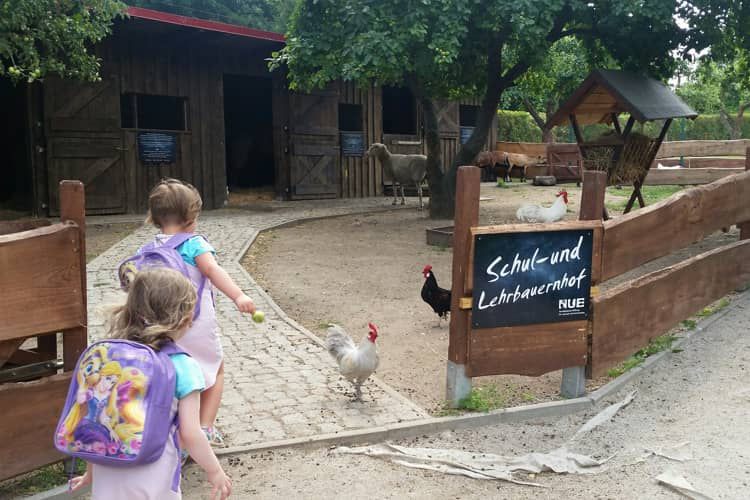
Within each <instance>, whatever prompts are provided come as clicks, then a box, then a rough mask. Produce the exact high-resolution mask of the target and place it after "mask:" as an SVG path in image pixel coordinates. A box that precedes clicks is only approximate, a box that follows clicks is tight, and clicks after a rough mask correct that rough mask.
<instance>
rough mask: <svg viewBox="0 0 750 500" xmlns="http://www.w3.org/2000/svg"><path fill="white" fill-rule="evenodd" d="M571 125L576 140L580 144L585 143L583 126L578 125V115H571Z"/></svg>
mask: <svg viewBox="0 0 750 500" xmlns="http://www.w3.org/2000/svg"><path fill="white" fill-rule="evenodd" d="M570 125H571V126H572V127H573V133H574V134H575V136H576V142H577V143H578V144H579V145H581V144H583V135H582V134H581V128H580V127H579V126H578V120H576V115H570Z"/></svg>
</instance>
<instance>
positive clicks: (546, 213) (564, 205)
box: [516, 189, 568, 222]
mask: <svg viewBox="0 0 750 500" xmlns="http://www.w3.org/2000/svg"><path fill="white" fill-rule="evenodd" d="M567 211H568V192H567V191H565V190H564V189H563V190H562V191H560V192H559V193H557V199H556V200H555V202H554V203H553V204H552V206H551V207H549V208H546V207H540V206H539V205H522V206H521V207H520V208H519V209H518V210H517V211H516V218H517V219H518V220H520V221H521V222H557V221H559V220H562V218H563V217H565V213H566V212H567Z"/></svg>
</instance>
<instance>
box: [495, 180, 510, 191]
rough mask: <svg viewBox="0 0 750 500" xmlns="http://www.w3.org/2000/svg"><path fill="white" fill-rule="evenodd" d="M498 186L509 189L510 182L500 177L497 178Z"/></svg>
mask: <svg viewBox="0 0 750 500" xmlns="http://www.w3.org/2000/svg"><path fill="white" fill-rule="evenodd" d="M497 187H499V188H504V189H507V188H509V187H510V186H508V184H507V183H506V182H505V181H504V180H503V179H498V180H497Z"/></svg>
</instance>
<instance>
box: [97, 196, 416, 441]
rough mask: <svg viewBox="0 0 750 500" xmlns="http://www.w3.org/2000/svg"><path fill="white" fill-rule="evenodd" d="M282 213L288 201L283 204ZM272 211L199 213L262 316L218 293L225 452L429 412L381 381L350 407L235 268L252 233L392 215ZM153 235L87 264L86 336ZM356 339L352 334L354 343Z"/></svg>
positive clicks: (336, 379) (351, 206) (314, 354)
mask: <svg viewBox="0 0 750 500" xmlns="http://www.w3.org/2000/svg"><path fill="white" fill-rule="evenodd" d="M287 207H288V204H287ZM270 208H271V210H270V211H247V210H246V211H242V210H232V211H229V210H227V211H224V210H222V211H217V212H214V213H209V214H206V215H205V216H202V217H201V219H200V221H199V227H198V232H199V233H201V234H205V235H206V236H207V237H208V239H209V241H211V243H212V244H213V245H214V246H215V247H216V249H217V251H218V255H217V259H218V260H219V262H220V263H221V264H222V265H223V266H224V269H226V270H227V272H228V273H229V275H230V276H232V278H233V279H234V280H235V281H236V282H237V284H238V285H239V286H240V287H241V288H243V289H244V290H247V291H248V293H249V295H250V296H251V297H252V298H253V300H254V301H255V303H256V304H257V306H258V308H259V309H261V310H263V311H265V312H266V321H265V322H264V323H263V324H260V325H258V324H256V323H254V322H253V321H252V320H251V319H250V317H249V316H246V315H245V316H243V315H241V314H240V313H239V312H237V310H236V308H235V307H234V304H232V303H231V301H230V300H229V299H227V298H226V297H224V296H223V295H222V294H221V293H217V294H216V299H217V302H216V305H217V315H218V319H219V326H220V327H221V329H222V343H223V347H224V353H225V363H226V385H225V389H224V395H223V398H222V407H221V410H220V412H219V418H218V425H219V426H220V427H221V428H222V429H223V431H224V433H225V436H226V444H227V445H228V446H241V445H247V444H256V443H259V442H268V441H275V440H281V439H288V438H298V437H304V436H312V435H319V434H326V433H333V432H339V431H342V430H353V429H362V428H367V427H370V426H373V425H384V424H389V423H395V422H401V421H406V420H413V419H418V418H422V417H424V416H426V413H425V412H424V411H423V410H422V409H421V408H420V407H418V406H417V405H415V404H414V403H412V402H410V401H409V400H407V399H406V398H404V397H402V396H400V395H399V394H398V393H397V392H395V391H394V390H392V389H390V388H389V387H388V386H386V385H385V384H382V383H380V382H377V381H376V382H375V383H370V384H366V385H365V387H364V388H363V393H364V395H363V396H364V403H353V402H351V401H350V396H349V394H348V393H349V392H350V387H351V385H350V384H348V383H347V382H346V381H344V380H343V379H342V378H341V377H340V376H339V374H338V370H337V369H336V366H335V364H334V363H333V361H332V360H331V358H330V356H329V355H328V353H327V352H326V351H325V349H324V348H323V347H322V345H321V342H320V341H319V340H318V339H317V338H316V337H315V336H314V335H312V334H311V333H309V332H308V331H307V330H305V329H304V328H302V327H300V326H299V325H297V323H295V322H294V321H293V320H291V319H290V318H288V317H287V316H286V315H285V314H284V312H283V311H281V309H279V308H277V307H276V306H275V304H273V301H272V300H271V298H270V297H269V296H268V295H266V294H265V292H264V291H263V290H262V289H261V288H260V287H259V286H258V285H257V284H256V283H255V281H254V280H253V279H252V278H251V277H250V275H249V274H248V273H247V272H246V271H245V270H244V269H243V268H242V266H240V264H239V263H238V259H239V258H240V257H241V256H242V254H243V253H244V251H245V249H246V246H247V244H249V242H250V241H252V239H253V238H255V236H256V234H257V233H258V231H260V230H263V229H265V228H268V227H272V226H276V225H278V224H282V223H285V222H291V221H295V220H299V219H308V218H314V217H323V216H330V215H343V214H349V213H358V212H363V211H364V212H371V211H373V210H378V209H386V208H387V209H390V208H391V206H390V204H388V203H387V200H384V199H382V198H370V199H364V200H355V201H354V202H351V201H347V202H340V201H331V200H327V201H324V202H308V203H299V204H294V206H293V208H292V209H290V208H278V207H277V208H276V209H274V205H273V204H270ZM154 233H155V230H154V229H153V228H152V227H148V226H143V227H141V228H140V229H138V230H136V231H135V232H134V233H133V234H131V235H130V236H128V237H126V238H125V239H123V240H122V241H120V242H119V243H118V244H116V245H114V246H113V247H112V248H110V249H109V250H107V251H106V252H104V253H103V254H101V255H100V256H99V257H97V258H96V259H94V260H92V261H91V262H90V263H89V264H88V304H89V336H90V337H91V340H94V339H98V338H101V337H102V336H103V335H104V333H105V332H104V327H103V321H102V319H103V316H102V314H101V310H102V307H101V306H104V305H107V304H113V303H118V302H120V301H122V300H123V294H122V292H120V291H119V289H118V287H117V286H116V285H117V283H116V268H117V265H118V264H119V262H120V261H121V260H122V259H124V258H125V257H127V256H129V255H132V254H133V253H134V252H135V250H136V249H137V248H138V246H140V245H142V244H143V243H145V242H147V241H149V240H150V238H152V237H153V234H154ZM358 333H361V334H362V335H364V334H365V333H366V330H363V332H352V335H353V336H355V337H357V338H359V337H360V335H358Z"/></svg>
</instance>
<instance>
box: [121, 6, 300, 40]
mask: <svg viewBox="0 0 750 500" xmlns="http://www.w3.org/2000/svg"><path fill="white" fill-rule="evenodd" d="M126 12H127V14H128V15H129V16H130V17H135V18H138V19H146V20H149V21H156V22H160V23H167V24H175V25H178V26H185V27H188V28H195V29H199V30H205V31H216V32H218V33H227V34H229V35H237V36H244V37H248V38H255V39H256V40H268V41H271V42H281V43H284V41H285V40H286V39H285V38H284V35H282V34H281V33H273V32H271V31H263V30H256V29H253V28H248V27H246V26H238V25H236V24H228V23H222V22H218V21H209V20H207V19H198V18H195V17H187V16H180V15H178V14H170V13H168V12H160V11H158V10H151V9H144V8H142V7H128V8H127V11H126Z"/></svg>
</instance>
